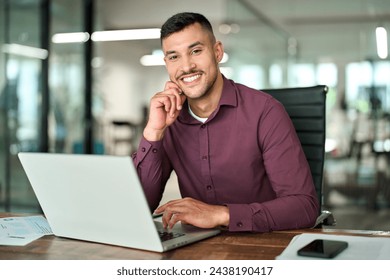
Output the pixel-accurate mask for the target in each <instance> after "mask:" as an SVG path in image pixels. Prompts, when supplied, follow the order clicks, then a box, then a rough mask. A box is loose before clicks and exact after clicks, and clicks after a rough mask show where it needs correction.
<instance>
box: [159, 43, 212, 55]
mask: <svg viewBox="0 0 390 280" xmlns="http://www.w3.org/2000/svg"><path fill="white" fill-rule="evenodd" d="M198 45H204V44H203V43H201V42H199V41H196V42H195V43H192V44H191V45H189V46H188V49H192V48H193V47H196V46H198ZM174 53H176V51H174V50H173V51H167V52H166V53H165V56H167V55H170V54H174Z"/></svg>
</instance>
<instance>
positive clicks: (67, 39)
mask: <svg viewBox="0 0 390 280" xmlns="http://www.w3.org/2000/svg"><path fill="white" fill-rule="evenodd" d="M88 40H89V34H88V33H87V32H72V33H57V34H54V35H53V37H52V38H51V41H52V42H53V43H56V44H67V43H85V42H87V41H88Z"/></svg>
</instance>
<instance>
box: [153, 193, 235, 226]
mask: <svg viewBox="0 0 390 280" xmlns="http://www.w3.org/2000/svg"><path fill="white" fill-rule="evenodd" d="M155 213H156V214H160V213H164V214H163V217H162V221H163V225H164V227H168V228H172V227H173V226H174V225H175V224H176V223H177V222H179V221H180V222H182V223H187V224H191V225H193V226H197V227H200V228H213V227H217V226H228V225H229V209H228V208H227V207H226V206H220V205H209V204H206V203H204V202H201V201H198V200H195V199H192V198H183V199H177V200H172V201H169V202H168V203H166V204H164V205H162V206H160V207H158V208H157V209H156V211H155Z"/></svg>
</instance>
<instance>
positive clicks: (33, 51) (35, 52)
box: [2, 44, 49, 60]
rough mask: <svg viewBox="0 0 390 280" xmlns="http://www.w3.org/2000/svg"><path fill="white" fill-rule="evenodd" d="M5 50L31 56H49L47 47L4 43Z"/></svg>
mask: <svg viewBox="0 0 390 280" xmlns="http://www.w3.org/2000/svg"><path fill="white" fill-rule="evenodd" d="M2 49H3V52H4V53H9V54H14V55H20V56H25V57H31V58H38V59H42V60H43V59H46V58H47V57H48V56H49V52H48V51H47V50H45V49H41V48H35V47H30V46H24V45H19V44H4V45H3V48H2Z"/></svg>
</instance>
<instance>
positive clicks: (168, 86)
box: [164, 81, 182, 93]
mask: <svg viewBox="0 0 390 280" xmlns="http://www.w3.org/2000/svg"><path fill="white" fill-rule="evenodd" d="M168 89H176V90H177V91H178V92H180V93H181V92H182V90H181V88H180V87H179V86H178V85H177V84H175V83H174V82H172V81H168V82H166V83H165V88H164V90H168Z"/></svg>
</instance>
